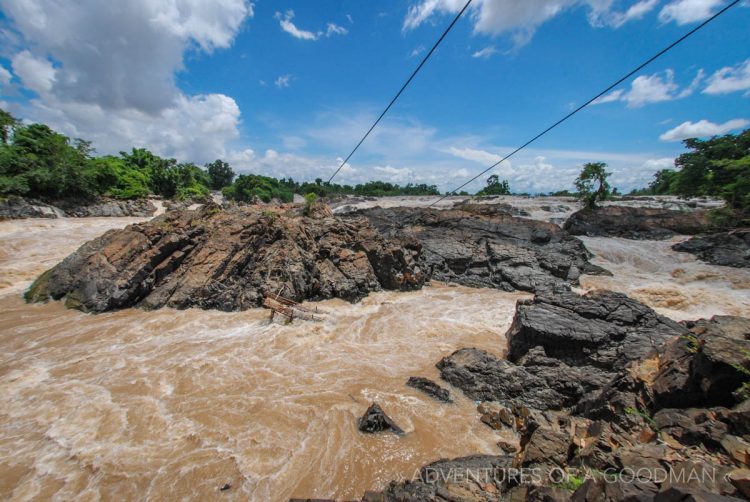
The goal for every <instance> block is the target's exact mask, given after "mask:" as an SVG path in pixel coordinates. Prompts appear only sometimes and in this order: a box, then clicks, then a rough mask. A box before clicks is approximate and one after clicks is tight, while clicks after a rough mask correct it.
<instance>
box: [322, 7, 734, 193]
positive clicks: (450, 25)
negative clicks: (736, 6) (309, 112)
mask: <svg viewBox="0 0 750 502" xmlns="http://www.w3.org/2000/svg"><path fill="white" fill-rule="evenodd" d="M738 1H739V0H738ZM471 2H472V0H469V1H468V2H466V5H464V8H463V9H461V10H460V11H459V13H458V14H456V17H455V18H453V21H451V24H449V25H448V27H447V28H446V29H445V31H444V32H443V34H442V35H440V38H438V39H437V42H435V45H433V46H432V49H430V52H428V53H427V55H426V56H425V57H424V58H423V59H422V62H421V63H419V66H417V68H416V69H415V70H414V71H413V72H412V74H411V76H410V77H409V78H408V79H407V80H406V82H404V85H402V86H401V89H399V91H398V92H397V93H396V95H395V96H393V99H391V102H390V103H388V106H386V107H385V110H383V113H381V114H380V116H379V117H378V119H377V120H376V121H375V122H374V123H373V124H372V126H370V128H369V129H368V130H367V132H366V133H365V135H364V136H362V139H361V140H359V143H357V146H355V147H354V150H352V151H351V153H350V154H349V155H347V157H346V159H344V162H342V163H341V165H340V166H339V168H338V169H336V171H335V172H334V173H333V174H332V175H331V177H330V178H328V183H330V182H331V180H332V179H333V178H334V177H336V175H337V174H338V173H339V171H341V168H342V167H344V166H345V165H346V163H347V162H349V159H351V158H352V155H354V152H356V151H357V149H358V148H359V147H360V145H361V144H362V143H364V142H365V140H366V139H367V137H368V136H369V135H370V133H371V132H372V130H373V129H375V126H377V125H378V122H380V120H381V119H382V118H383V117H384V116H385V114H386V113H388V110H390V109H391V106H393V103H395V102H396V100H397V99H398V98H399V96H401V93H403V92H404V90H405V89H406V87H407V86H408V85H409V84H410V83H411V81H412V80H413V79H414V77H416V76H417V73H419V70H421V69H422V67H423V66H424V64H425V63H426V62H427V60H428V59H430V56H432V53H433V52H435V49H437V48H438V45H440V42H442V41H443V39H444V38H445V36H446V35H447V34H448V32H449V31H451V29H452V28H453V25H455V24H456V23H457V22H458V20H459V19H461V16H462V15H463V13H464V11H466V9H468V8H469V5H470V4H471Z"/></svg>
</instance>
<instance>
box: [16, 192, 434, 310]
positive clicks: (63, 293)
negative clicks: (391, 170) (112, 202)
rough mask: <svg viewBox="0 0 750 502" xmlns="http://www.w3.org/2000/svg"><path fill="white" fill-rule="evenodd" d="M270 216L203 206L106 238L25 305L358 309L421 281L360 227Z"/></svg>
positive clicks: (415, 254)
mask: <svg viewBox="0 0 750 502" xmlns="http://www.w3.org/2000/svg"><path fill="white" fill-rule="evenodd" d="M277 211H278V212H273V211H270V210H269V209H268V207H264V208H258V207H251V206H246V207H236V208H233V209H231V210H228V211H222V210H221V209H220V208H219V207H218V206H215V205H208V206H204V207H203V208H202V209H200V210H198V211H179V212H171V213H166V214H164V215H162V216H159V217H156V218H154V219H152V220H151V221H149V222H147V223H141V224H136V225H130V226H128V227H126V228H125V229H122V230H111V231H109V232H107V233H105V234H104V235H102V236H101V237H98V238H96V239H94V240H92V241H90V242H88V243H86V244H84V245H83V246H81V247H80V248H79V249H78V250H77V251H76V252H75V253H73V254H72V255H70V256H68V257H67V258H66V259H65V260H63V261H62V263H60V264H58V265H57V266H55V267H54V268H52V269H51V270H50V271H48V272H46V273H45V274H43V275H42V276H41V277H40V278H38V279H37V281H36V282H35V283H34V284H33V285H32V287H31V289H30V290H29V291H28V292H27V295H26V297H27V300H30V301H40V300H45V299H47V298H53V299H59V298H66V305H68V306H70V307H75V308H79V309H81V310H84V311H89V312H104V311H107V310H113V309H118V308H125V307H132V306H140V307H144V308H159V307H163V306H168V307H173V308H178V309H184V308H189V307H199V308H204V309H218V310H224V311H232V310H244V309H247V308H251V307H257V306H259V305H260V304H261V302H262V301H263V294H264V293H266V292H272V293H280V294H281V295H282V296H285V297H287V298H290V299H292V300H295V301H303V300H307V299H326V298H334V297H337V298H342V299H345V300H349V301H357V300H359V299H361V298H363V297H364V296H366V295H367V294H368V293H369V292H371V291H377V290H380V289H383V288H385V289H402V290H409V289H418V288H420V287H421V286H422V284H423V283H424V281H425V280H426V279H427V276H426V275H425V273H424V272H423V268H422V266H421V265H420V263H421V255H420V247H419V245H418V244H416V243H413V242H401V241H399V242H396V241H393V240H387V239H384V238H383V237H382V236H381V235H380V234H378V233H377V232H376V231H375V230H374V229H373V228H372V227H370V226H369V225H368V223H367V220H365V219H362V218H360V219H358V220H353V219H351V218H348V219H346V220H342V219H340V218H335V217H329V218H306V217H302V216H301V215H300V214H299V209H295V208H291V209H285V208H283V207H281V208H277Z"/></svg>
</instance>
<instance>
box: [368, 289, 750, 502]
mask: <svg viewBox="0 0 750 502" xmlns="http://www.w3.org/2000/svg"><path fill="white" fill-rule="evenodd" d="M568 295H572V293H562V292H559V293H558V296H559V298H539V299H538V301H537V300H535V301H532V302H519V305H518V308H517V312H516V319H515V321H514V327H513V328H511V330H510V331H509V333H508V338H509V345H510V346H511V347H513V338H514V337H517V336H518V337H520V338H519V340H520V341H517V342H516V345H515V348H511V351H510V354H511V355H512V358H513V359H514V361H515V363H514V362H511V361H507V360H501V359H498V358H496V357H494V356H491V355H489V354H487V353H486V352H482V351H478V350H476V349H460V350H458V351H457V352H455V353H454V354H452V355H451V356H449V357H448V358H445V359H443V360H442V361H441V362H440V363H438V367H440V369H441V374H442V376H443V378H445V379H446V380H447V381H449V382H450V383H452V384H453V385H456V386H458V387H459V388H461V389H462V390H463V391H464V392H465V393H466V394H467V395H468V396H469V397H472V398H475V399H480V400H493V401H500V403H497V402H482V403H481V404H480V405H479V407H478V411H479V413H480V414H481V420H482V421H483V422H484V423H486V424H487V425H488V426H490V427H492V428H493V429H500V430H503V431H505V434H504V435H503V437H504V438H507V437H508V433H513V434H515V437H516V444H513V443H512V442H510V443H509V442H508V441H507V440H505V439H504V440H502V441H500V442H499V443H498V446H499V447H500V448H501V449H503V450H505V451H517V453H516V454H515V456H514V457H513V459H512V461H511V462H510V463H506V462H504V461H503V460H500V459H505V458H507V457H505V456H498V457H484V458H482V459H481V460H478V461H477V460H470V459H471V458H472V457H467V458H458V459H454V460H450V461H447V460H444V461H441V462H439V463H437V464H438V466H449V467H450V469H452V471H451V472H453V473H455V472H460V473H463V474H464V477H463V479H465V480H466V481H465V483H463V484H462V483H452V484H450V486H448V485H446V483H445V481H444V480H443V481H441V480H440V478H437V477H436V476H435V477H433V478H429V477H428V476H425V475H424V473H425V469H427V468H428V467H431V466H433V465H435V464H431V465H429V466H425V468H423V470H421V471H420V476H419V479H416V480H410V481H407V482H401V483H395V482H394V483H391V484H390V485H389V486H388V487H387V488H386V489H385V490H384V491H383V492H379V493H369V494H368V495H367V497H366V498H365V500H370V501H375V500H399V501H402V502H403V501H407V502H416V501H422V500H454V499H455V500H465V501H488V500H517V501H541V500H545V501H568V500H570V501H592V502H593V501H597V502H615V501H621V500H638V501H653V502H657V501H671V500H680V501H685V500H712V501H713V500H716V501H720V500H721V501H734V500H747V499H748V497H750V399H749V398H750V395H749V394H750V347H748V344H750V319H745V318H739V317H731V316H716V317H714V318H712V319H710V320H699V321H696V322H688V323H684V325H676V324H675V323H672V322H671V321H668V320H665V319H663V318H660V317H659V316H657V315H656V314H654V313H653V311H650V309H647V308H646V307H643V306H642V305H640V304H637V302H633V301H632V300H629V299H627V298H625V297H622V295H614V294H612V293H606V292H602V293H593V294H589V295H586V296H584V297H581V298H579V299H575V298H574V297H572V296H571V297H569V298H565V296H568ZM538 296H539V295H538ZM561 306H562V310H564V311H566V312H568V315H575V316H578V317H580V318H581V319H579V320H578V322H579V323H580V330H581V332H582V333H587V334H588V335H585V336H584V335H583V334H571V331H574V330H575V329H576V325H575V323H567V322H561V323H557V325H559V326H560V328H559V330H558V331H559V332H558V333H553V335H554V336H552V337H551V336H550V330H551V326H554V325H555V324H549V323H547V322H544V323H541V324H540V323H538V322H536V321H535V319H538V318H542V319H547V318H548V315H547V311H548V310H549V309H550V308H551V307H554V308H555V309H558V308H561ZM535 309H538V312H534V310H535ZM529 311H531V314H532V315H530V316H529V315H527V314H528V313H529ZM537 314H538V316H539V317H538V318H537V317H535V315H537ZM560 315H563V314H560ZM563 317H565V315H563ZM549 319H551V317H550V318H549ZM592 320H597V321H600V322H601V323H602V324H599V323H597V324H596V332H599V331H602V332H607V333H610V334H615V333H619V335H617V336H614V337H604V336H589V335H591V333H592V327H591V324H590V321H592ZM604 325H611V326H610V327H609V328H605V327H604ZM537 329H539V333H537V331H536V330H537ZM552 331H554V330H552ZM566 334H568V335H567V337H566ZM655 336H656V338H654V337H655ZM557 337H563V338H564V339H566V340H567V343H568V344H569V345H571V346H572V347H571V350H560V349H561V346H560V343H559V342H560V340H559V339H558V338H557ZM592 341H594V345H590V343H591V342H592ZM652 341H653V343H654V345H653V347H654V348H648V349H640V348H639V347H638V345H639V343H645V344H646V345H648V346H649V347H651V346H652V343H651V342H652ZM576 347H583V348H584V349H586V350H582V349H576ZM599 348H601V354H600V353H599V350H598V349H599ZM589 349H590V350H589ZM600 356H602V357H603V358H600ZM516 363H517V364H516ZM535 368H536V371H537V373H534V370H535ZM582 368H587V369H588V370H589V371H593V372H594V373H593V374H594V375H599V376H600V377H601V376H605V375H606V374H609V375H611V378H610V379H609V381H608V382H606V383H605V384H603V385H602V384H601V383H599V384H592V383H591V382H588V384H589V385H590V386H591V387H592V388H591V389H590V390H588V391H586V392H583V393H581V392H580V391H575V392H574V393H573V394H576V393H577V394H579V395H580V400H578V401H577V402H573V401H574V400H572V399H570V400H569V401H568V402H567V403H566V404H569V405H570V406H566V407H565V408H564V409H560V408H558V407H555V406H554V405H556V404H559V403H560V402H561V401H560V400H561V399H563V400H564V399H565V398H570V396H572V395H573V394H566V391H567V390H569V389H570V388H575V387H576V386H580V385H584V384H586V383H587V382H586V381H585V380H581V376H580V375H579V374H577V373H576V371H580V370H581V369H582ZM605 370H609V372H607V371H605ZM555 378H559V379H560V380H561V381H567V382H568V383H571V382H572V385H571V387H568V388H565V389H564V390H561V385H562V383H560V382H558V383H556V382H555ZM545 389H547V390H549V391H550V394H544V390H545ZM549 396H552V398H549ZM493 459H496V460H493ZM478 462H479V463H481V464H482V465H486V467H487V470H488V471H489V472H492V473H493V477H492V478H491V479H490V480H489V482H485V481H484V480H480V481H479V482H477V481H476V480H475V478H472V477H471V476H466V474H467V473H468V472H469V471H470V469H471V467H472V466H475V465H476V464H477V463H478ZM443 470H444V469H443ZM437 472H438V473H440V472H441V470H440V469H438V470H437ZM509 474H515V476H516V477H515V478H510V477H509ZM522 474H525V476H526V478H525V479H521V478H520V477H521V475H522ZM444 479H445V478H444ZM447 479H448V480H452V479H453V478H451V477H450V476H449V477H448V478H447Z"/></svg>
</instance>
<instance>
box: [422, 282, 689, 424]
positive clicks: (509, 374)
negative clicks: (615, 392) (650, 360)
mask: <svg viewBox="0 0 750 502" xmlns="http://www.w3.org/2000/svg"><path fill="white" fill-rule="evenodd" d="M687 333H688V331H687V329H686V328H685V327H684V326H681V325H679V324H677V323H675V322H673V321H671V320H669V319H667V318H665V317H663V316H660V315H658V314H656V312H654V311H653V310H652V309H650V308H649V307H647V306H645V305H643V304H642V303H639V302H637V301H635V300H632V299H630V298H628V297H627V296H625V295H622V294H619V293H613V292H611V291H593V292H591V293H588V294H587V295H583V296H581V295H578V294H576V293H573V292H571V291H565V290H558V291H557V292H553V291H544V292H542V293H539V294H537V295H536V297H535V298H534V299H533V300H521V301H519V302H518V304H517V305H516V314H515V317H514V319H513V323H512V325H511V327H510V329H509V330H508V333H507V334H506V338H507V340H508V347H509V351H508V360H505V359H498V358H496V357H494V356H492V355H490V354H488V353H487V352H484V351H481V350H477V349H471V348H465V349H459V350H458V351H456V352H454V353H453V354H451V355H450V356H448V357H446V358H444V359H443V360H441V361H440V362H439V363H438V364H437V367H438V369H440V372H441V373H440V374H441V376H442V378H443V379H444V380H445V381H447V382H449V383H451V384H452V385H454V386H455V387H458V388H459V389H461V390H462V391H464V393H466V394H467V395H468V396H469V397H471V398H472V399H479V400H483V401H499V402H501V403H509V404H516V405H518V404H523V405H526V406H529V407H532V408H536V409H540V410H548V409H551V410H559V409H564V408H569V407H572V406H574V405H575V404H577V403H578V402H579V401H580V400H581V399H583V398H584V396H587V395H590V394H591V393H592V392H594V391H596V390H599V389H602V388H603V387H604V386H606V385H607V384H608V383H609V382H610V381H611V380H612V379H613V378H614V377H615V376H616V372H618V371H620V370H622V369H624V368H625V366H627V365H628V364H629V363H630V362H632V361H635V360H638V359H642V358H644V357H646V356H647V355H648V354H649V353H650V352H652V351H656V350H659V349H660V348H661V347H662V346H663V345H664V344H665V343H666V342H667V341H668V340H670V339H672V338H673V337H676V336H680V335H684V334H687Z"/></svg>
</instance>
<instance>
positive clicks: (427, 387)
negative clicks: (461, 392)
mask: <svg viewBox="0 0 750 502" xmlns="http://www.w3.org/2000/svg"><path fill="white" fill-rule="evenodd" d="M406 385H408V386H409V387H412V388H413V389H417V390H419V391H422V392H424V393H425V394H427V395H428V396H430V397H431V398H433V399H437V400H438V401H441V402H443V403H452V402H453V400H452V399H451V393H450V391H449V390H448V389H444V388H443V387H441V386H439V385H438V384H436V383H435V382H433V381H432V380H430V379H428V378H423V377H409V380H407V382H406Z"/></svg>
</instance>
